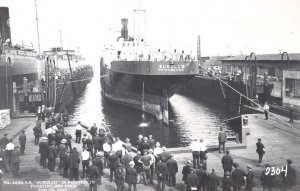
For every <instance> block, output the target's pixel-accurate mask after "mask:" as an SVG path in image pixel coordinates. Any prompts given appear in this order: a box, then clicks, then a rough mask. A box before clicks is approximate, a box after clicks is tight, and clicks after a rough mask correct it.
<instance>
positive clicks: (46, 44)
mask: <svg viewBox="0 0 300 191" xmlns="http://www.w3.org/2000/svg"><path fill="white" fill-rule="evenodd" d="M37 5H38V15H39V25H40V41H41V49H42V50H48V49H49V48H50V47H54V46H59V45H60V35H59V26H60V25H61V30H62V39H63V40H62V41H63V46H64V48H71V49H77V47H80V50H81V51H82V52H85V53H86V52H88V53H89V54H91V55H93V56H96V57H97V56H98V55H99V57H100V51H101V47H103V44H105V43H107V42H108V41H109V39H110V38H112V34H111V33H109V29H111V30H112V31H116V30H120V28H121V21H120V19H121V18H122V17H127V18H128V19H129V26H128V27H129V35H133V10H134V9H136V8H137V7H138V0H126V1H125V0H37ZM142 5H143V8H145V10H146V14H147V15H146V21H147V24H146V25H147V42H148V43H150V44H151V45H153V46H156V45H157V47H158V48H161V47H165V46H169V45H173V47H175V48H177V49H178V50H181V49H182V50H187V49H193V51H195V52H196V48H197V47H196V46H197V35H201V52H202V56H213V55H228V54H232V55H239V54H241V53H243V54H247V55H248V54H249V53H250V52H255V53H256V54H262V53H279V50H280V49H282V51H287V52H289V53H299V52H300V24H299V23H300V22H299V21H300V1H299V0H185V1H183V0H181V1H178V0H176V1H175V0H143V2H142ZM0 6H8V7H9V8H10V24H11V32H12V41H13V43H21V42H22V40H23V41H24V43H25V44H30V43H31V42H32V43H33V44H34V46H35V47H36V48H37V35H36V23H35V6H34V0H1V1H0ZM118 35H119V34H115V36H114V38H113V39H112V40H115V39H116V38H117V37H118ZM88 56H89V55H88Z"/></svg>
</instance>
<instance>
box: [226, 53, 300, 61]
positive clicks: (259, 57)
mask: <svg viewBox="0 0 300 191" xmlns="http://www.w3.org/2000/svg"><path fill="white" fill-rule="evenodd" d="M246 56H249V55H239V56H233V57H230V58H225V59H222V61H244V60H245V57H246ZM289 58H290V61H291V60H294V61H300V53H295V54H289ZM253 59H254V57H253ZM256 60H257V61H258V60H263V61H279V60H281V54H261V55H256ZM283 60H287V59H286V55H284V57H283Z"/></svg>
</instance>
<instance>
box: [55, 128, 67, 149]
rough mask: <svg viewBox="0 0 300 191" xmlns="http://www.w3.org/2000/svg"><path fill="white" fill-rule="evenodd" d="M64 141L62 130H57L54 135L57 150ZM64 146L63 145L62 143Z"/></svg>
mask: <svg viewBox="0 0 300 191" xmlns="http://www.w3.org/2000/svg"><path fill="white" fill-rule="evenodd" d="M63 139H64V133H63V130H62V129H58V130H57V132H56V134H55V142H56V146H57V148H59V145H60V144H61V141H62V140H63ZM66 141H67V140H66ZM64 145H65V143H64Z"/></svg>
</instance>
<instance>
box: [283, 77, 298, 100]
mask: <svg viewBox="0 0 300 191" xmlns="http://www.w3.org/2000/svg"><path fill="white" fill-rule="evenodd" d="M285 95H286V97H289V98H300V80H298V79H289V78H286V80H285Z"/></svg>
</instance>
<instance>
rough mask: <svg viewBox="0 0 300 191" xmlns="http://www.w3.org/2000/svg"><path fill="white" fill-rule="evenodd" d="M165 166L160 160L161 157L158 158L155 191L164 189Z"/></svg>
mask: <svg viewBox="0 0 300 191" xmlns="http://www.w3.org/2000/svg"><path fill="white" fill-rule="evenodd" d="M167 168H168V167H167V165H166V164H165V163H164V162H162V160H161V159H158V163H157V165H156V174H157V189H156V190H157V191H164V190H165V184H166V176H167Z"/></svg>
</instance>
